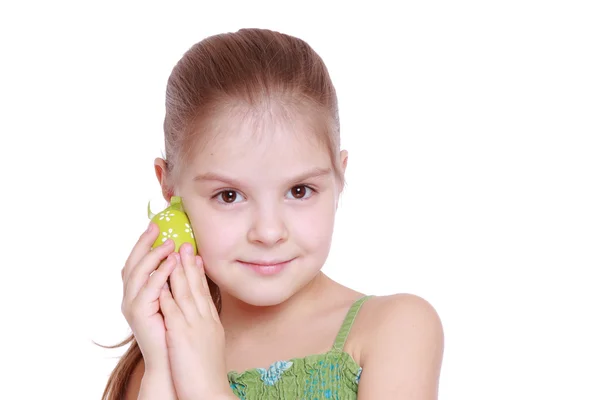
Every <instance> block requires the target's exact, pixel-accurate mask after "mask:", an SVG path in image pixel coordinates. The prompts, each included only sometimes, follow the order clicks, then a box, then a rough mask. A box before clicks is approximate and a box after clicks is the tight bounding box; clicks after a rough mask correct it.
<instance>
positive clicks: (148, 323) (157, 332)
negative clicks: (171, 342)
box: [121, 223, 176, 373]
mask: <svg viewBox="0 0 600 400" xmlns="http://www.w3.org/2000/svg"><path fill="white" fill-rule="evenodd" d="M157 235H158V229H157V227H156V225H155V224H153V223H151V224H150V225H149V228H148V230H147V231H146V232H144V233H143V234H142V235H141V236H140V238H139V239H138V241H137V243H136V244H135V246H134V247H133V250H132V251H131V253H130V255H129V257H128V258H127V261H126V262H125V266H124V267H123V269H122V271H121V276H122V279H123V301H122V303H121V311H122V313H123V315H124V316H125V319H126V320H127V323H128V324H129V326H130V328H131V330H132V332H133V334H134V336H135V339H136V341H137V343H138V345H139V347H140V351H141V352H142V355H143V357H144V363H145V369H146V370H156V371H157V372H161V373H162V372H164V371H168V370H169V364H168V361H169V355H168V351H167V344H166V328H165V324H164V321H163V317H162V315H161V314H160V308H159V296H160V292H161V288H162V287H163V285H165V283H166V282H167V279H168V278H169V275H170V274H171V272H172V271H173V269H174V268H175V263H176V262H175V261H176V260H175V257H174V255H171V256H170V257H168V258H167V259H166V260H164V259H165V257H167V256H169V255H170V254H171V253H172V251H173V249H174V243H173V241H172V240H167V241H166V242H165V243H163V244H162V245H161V246H160V247H157V248H156V249H154V250H152V251H150V248H151V246H152V244H153V243H154V241H155V240H156V237H157ZM159 264H160V265H159ZM157 267H158V269H157Z"/></svg>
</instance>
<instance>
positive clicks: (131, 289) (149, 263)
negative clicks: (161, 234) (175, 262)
mask: <svg viewBox="0 0 600 400" xmlns="http://www.w3.org/2000/svg"><path fill="white" fill-rule="evenodd" d="M174 246H175V244H174V242H173V241H172V240H171V239H169V240H167V241H166V242H165V243H163V244H162V245H160V246H158V247H157V248H156V249H154V250H153V251H149V252H146V254H145V255H144V256H143V257H142V258H141V259H140V260H139V261H138V263H137V264H136V265H135V266H134V267H133V268H132V269H131V271H130V272H129V275H128V276H127V277H126V278H125V279H124V280H123V297H130V298H134V297H136V296H137V295H138V293H139V291H140V289H141V288H142V286H144V284H145V283H146V281H147V280H148V278H149V277H150V274H151V273H152V271H154V270H156V269H157V268H158V266H159V264H160V263H161V262H162V261H163V259H165V258H166V257H167V256H168V255H169V254H170V253H172V252H173V247H174Z"/></svg>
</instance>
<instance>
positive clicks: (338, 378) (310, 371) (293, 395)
mask: <svg viewBox="0 0 600 400" xmlns="http://www.w3.org/2000/svg"><path fill="white" fill-rule="evenodd" d="M369 297H371V296H364V297H361V298H360V299H358V300H357V301H355V302H354V303H353V304H352V306H351V307H350V309H349V310H348V313H347V314H346V317H345V318H344V322H343V323H342V326H341V328H340V330H339V332H338V334H337V336H336V338H335V341H334V343H333V346H332V348H331V350H329V351H328V352H326V353H323V354H312V355H309V356H306V357H303V358H293V359H291V360H286V361H276V362H274V363H273V364H271V366H270V367H269V368H266V369H265V368H253V369H249V370H246V371H244V372H241V373H238V372H235V371H232V372H229V373H228V374H227V377H228V379H229V385H230V387H231V389H232V390H233V393H234V394H235V395H236V396H237V397H238V398H240V399H243V400H255V399H261V400H269V399H272V400H275V399H294V400H296V399H306V400H321V399H337V400H346V399H356V397H357V393H358V382H359V380H360V375H361V372H362V368H361V367H360V365H358V364H357V363H356V361H354V360H353V359H352V357H351V356H350V354H348V353H346V352H345V351H343V348H344V344H345V343H346V339H347V338H348V334H349V333H350V329H351V328H352V324H353V323H354V319H355V318H356V315H357V314H358V310H359V309H360V307H361V306H362V304H363V303H364V302H365V300H367V299H368V298H369Z"/></svg>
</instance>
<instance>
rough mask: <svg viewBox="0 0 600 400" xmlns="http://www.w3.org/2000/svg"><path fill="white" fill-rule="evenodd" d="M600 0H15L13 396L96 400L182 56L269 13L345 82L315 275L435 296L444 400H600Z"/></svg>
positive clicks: (4, 16)
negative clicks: (325, 247) (335, 167)
mask: <svg viewBox="0 0 600 400" xmlns="http://www.w3.org/2000/svg"><path fill="white" fill-rule="evenodd" d="M215 3H220V4H222V5H215ZM394 3H395V2H394ZM596 4H597V2H593V1H589V2H583V1H573V0H570V1H537V2H533V1H524V0H519V1H497V2H491V1H452V2H445V1H438V2H431V1H419V2H402V3H399V4H394V5H393V6H392V2H389V3H386V2H382V1H368V2H362V3H356V4H355V5H354V4H353V5H350V4H348V3H347V2H338V3H332V2H325V1H302V2H294V3H292V2H282V1H276V2H275V1H274V2H260V1H248V2H231V1H227V2H214V1H211V2H208V1H205V2H202V1H189V2H183V1H169V2H166V1H165V2H142V1H139V2H131V1H129V2H127V1H110V2H108V1H102V2H100V1H97V2H90V1H87V2H81V1H80V2H75V1H73V2H71V3H67V2H64V1H58V2H42V1H38V2H16V4H15V3H13V2H3V3H2V6H1V8H0V44H1V49H0V51H1V53H0V57H1V63H0V68H1V73H0V96H1V97H0V102H1V103H0V106H1V108H0V124H1V125H0V132H1V142H0V143H1V155H2V185H1V186H0V187H1V189H0V190H1V191H2V195H1V196H0V201H1V202H2V204H1V210H2V211H1V215H2V219H1V226H0V235H1V246H2V248H1V254H2V260H1V261H0V265H1V267H2V271H3V273H4V277H3V278H2V285H3V288H2V290H1V291H0V293H1V294H0V295H1V296H2V299H1V301H2V302H1V303H0V304H1V305H2V308H3V311H2V316H3V318H2V319H1V320H0V321H2V322H1V328H0V334H1V335H2V339H1V344H2V352H1V355H0V359H1V360H2V361H1V363H2V365H3V368H2V369H3V372H2V374H1V375H0V382H1V384H0V391H2V393H0V397H1V398H7V399H8V398H10V399H34V398H51V399H54V398H56V399H59V398H60V399H99V398H100V395H101V393H102V390H103V389H104V385H105V383H106V380H107V377H108V374H109V373H110V371H111V370H112V368H113V367H114V365H115V364H116V357H117V356H119V355H120V354H121V353H122V352H123V351H124V348H121V349H118V350H114V351H109V350H104V349H102V348H99V347H97V346H95V345H94V344H93V343H92V340H94V341H97V342H99V343H102V344H115V343H118V342H119V341H121V340H122V339H124V338H125V337H127V336H128V334H129V330H128V326H127V324H126V322H125V320H124V318H123V316H122V315H121V313H120V303H121V277H120V270H121V267H122V264H123V262H124V260H125V258H126V256H127V255H128V253H129V251H130V248H131V247H132V246H133V244H134V242H135V240H136V239H137V237H138V235H139V233H140V232H141V231H142V230H143V229H144V228H145V227H146V224H147V221H148V220H147V216H146V213H145V212H146V205H147V202H148V201H149V200H152V201H153V204H154V207H155V208H160V206H161V205H162V204H163V203H162V202H161V201H160V200H161V199H160V191H159V186H158V183H157V182H156V178H155V176H154V171H153V166H152V162H153V159H154V157H156V156H160V155H161V152H162V151H163V142H162V120H163V118H164V90H165V85H166V80H167V78H168V75H169V73H170V71H171V68H172V67H173V66H174V65H175V63H176V62H177V61H178V60H179V58H180V57H181V55H182V54H183V53H184V52H185V51H186V50H187V49H188V48H189V47H190V46H191V45H192V44H194V43H195V42H197V41H199V40H201V39H203V38H204V37H206V36H209V35H212V34H216V33H221V32H228V31H235V30H237V29H240V28H243V27H261V28H270V29H274V30H279V31H282V32H284V33H289V34H292V35H295V36H298V37H301V38H302V39H304V40H306V41H307V42H308V43H309V44H311V46H313V48H314V49H315V50H316V51H317V52H318V53H319V54H320V55H321V56H322V57H323V59H324V60H325V62H326V64H327V66H328V68H329V71H330V73H331V76H332V79H333V81H334V84H335V85H336V88H337V90H338V96H339V104H340V117H341V127H342V138H343V139H342V144H343V147H344V148H346V149H348V150H349V153H350V159H349V166H348V174H347V178H348V182H349V186H348V188H347V191H346V193H345V194H344V196H343V200H342V204H341V209H340V211H339V219H338V222H337V231H336V234H335V238H334V239H335V240H334V247H333V249H332V252H331V256H330V258H329V260H328V263H327V265H326V266H325V271H326V272H328V273H329V274H330V275H331V276H332V277H333V278H335V279H338V280H339V281H341V282H342V283H344V284H347V285H349V286H351V287H353V288H355V289H357V290H360V291H363V292H367V293H371V294H378V295H384V294H390V293H396V292H410V293H415V294H418V295H420V296H422V297H424V298H426V299H427V300H429V301H430V302H431V303H432V304H433V305H434V306H435V308H436V309H437V310H438V312H439V314H440V316H441V318H442V321H443V324H444V329H445V335H446V350H445V354H444V362H443V367H442V375H441V382H440V399H445V400H450V399H452V400H454V399H456V400H459V399H460V400H471V399H472V400H475V399H477V400H479V399H489V400H492V399H498V400H500V399H502V400H505V399H534V398H535V399H567V398H568V399H599V398H600V387H599V386H600V385H599V384H598V382H599V379H600V378H599V376H600V340H599V338H600V323H599V319H600V317H599V315H600V313H599V311H598V307H599V305H600V291H599V290H598V283H599V281H598V278H597V271H596V270H597V269H598V266H599V264H600V263H599V261H600V245H599V243H600V145H599V135H600V78H599V76H600V72H599V71H600V56H599V54H600V28H599V26H600V24H599V23H598V21H599V20H600V13H599V12H598V9H597V8H596V7H595V5H596Z"/></svg>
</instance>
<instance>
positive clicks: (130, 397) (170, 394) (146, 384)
mask: <svg viewBox="0 0 600 400" xmlns="http://www.w3.org/2000/svg"><path fill="white" fill-rule="evenodd" d="M153 399H157V400H163V399H164V400H177V396H176V394H175V388H174V387H173V383H172V380H171V376H170V371H146V370H145V365H144V360H142V361H140V362H139V363H138V365H136V366H135V368H134V369H133V372H132V374H131V377H130V378H129V382H128V383H127V389H126V390H125V400H153Z"/></svg>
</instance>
